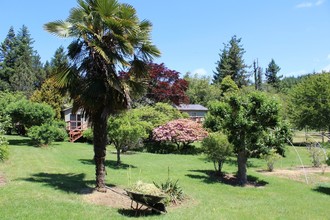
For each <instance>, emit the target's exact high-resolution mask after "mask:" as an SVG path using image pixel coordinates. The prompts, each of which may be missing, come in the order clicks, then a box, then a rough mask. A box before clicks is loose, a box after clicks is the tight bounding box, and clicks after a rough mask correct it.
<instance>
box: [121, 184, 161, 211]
mask: <svg viewBox="0 0 330 220" xmlns="http://www.w3.org/2000/svg"><path fill="white" fill-rule="evenodd" d="M125 191H126V193H127V195H128V196H129V197H130V198H131V200H132V201H131V208H132V209H134V210H135V211H136V213H137V212H138V211H146V210H148V209H149V210H150V209H151V211H152V213H155V214H165V213H166V212H167V211H166V208H165V204H164V203H162V200H163V199H165V198H166V196H165V195H160V196H154V195H148V194H142V193H138V192H132V191H129V190H125ZM134 203H135V205H134Z"/></svg>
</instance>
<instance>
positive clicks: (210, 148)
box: [202, 132, 233, 175]
mask: <svg viewBox="0 0 330 220" xmlns="http://www.w3.org/2000/svg"><path fill="white" fill-rule="evenodd" d="M202 147H203V151H204V153H206V155H207V158H208V159H209V160H211V161H212V162H213V164H214V169H215V171H216V172H218V173H219V174H220V175H221V174H222V165H223V163H224V162H225V160H226V159H227V157H229V156H230V155H231V154H232V153H233V146H232V144H230V143H229V141H228V138H227V136H226V135H224V134H222V133H218V132H217V133H210V134H209V136H208V137H206V138H204V140H203V141H202Z"/></svg>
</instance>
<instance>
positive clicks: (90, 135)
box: [83, 128, 94, 143]
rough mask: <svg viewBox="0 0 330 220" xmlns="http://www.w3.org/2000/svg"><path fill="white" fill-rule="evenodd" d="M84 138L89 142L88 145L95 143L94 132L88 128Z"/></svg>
mask: <svg viewBox="0 0 330 220" xmlns="http://www.w3.org/2000/svg"><path fill="white" fill-rule="evenodd" d="M83 137H84V138H85V139H86V140H87V142H88V143H93V139H94V135H93V130H92V129H91V128H88V129H87V130H86V131H84V132H83Z"/></svg>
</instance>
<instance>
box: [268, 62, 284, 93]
mask: <svg viewBox="0 0 330 220" xmlns="http://www.w3.org/2000/svg"><path fill="white" fill-rule="evenodd" d="M280 70H281V68H280V67H279V66H278V65H277V64H276V63H275V61H274V59H272V60H271V61H270V63H269V64H268V68H266V73H265V75H266V80H267V83H268V84H270V85H272V86H273V87H274V88H276V89H279V87H280V81H281V78H282V77H283V76H277V74H278V72H279V71H280Z"/></svg>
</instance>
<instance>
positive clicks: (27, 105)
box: [6, 99, 55, 135]
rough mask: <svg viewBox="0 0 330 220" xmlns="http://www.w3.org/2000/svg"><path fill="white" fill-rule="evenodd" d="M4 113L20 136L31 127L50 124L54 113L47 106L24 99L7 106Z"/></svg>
mask: <svg viewBox="0 0 330 220" xmlns="http://www.w3.org/2000/svg"><path fill="white" fill-rule="evenodd" d="M6 111H7V113H8V115H9V116H10V117H11V119H12V123H13V124H15V126H16V127H15V129H16V131H17V133H18V134H21V135H25V134H26V130H28V129H29V128H31V127H32V126H40V125H42V124H45V123H50V122H51V121H52V120H53V118H54V116H55V111H54V110H53V109H52V107H50V106H49V105H47V104H45V103H34V102H31V101H28V100H24V99H23V100H20V101H17V102H14V103H11V104H9V105H8V106H7V108H6Z"/></svg>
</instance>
